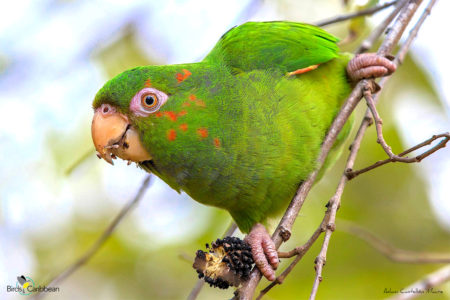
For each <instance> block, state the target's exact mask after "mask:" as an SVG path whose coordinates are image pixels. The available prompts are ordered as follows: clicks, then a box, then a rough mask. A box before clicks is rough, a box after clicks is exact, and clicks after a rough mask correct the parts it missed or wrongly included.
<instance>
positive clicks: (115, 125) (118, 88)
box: [91, 66, 190, 164]
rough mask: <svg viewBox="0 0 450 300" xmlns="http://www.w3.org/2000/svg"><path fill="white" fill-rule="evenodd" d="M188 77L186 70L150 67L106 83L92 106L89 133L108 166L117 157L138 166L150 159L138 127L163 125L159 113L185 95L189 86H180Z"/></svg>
mask: <svg viewBox="0 0 450 300" xmlns="http://www.w3.org/2000/svg"><path fill="white" fill-rule="evenodd" d="M189 75H190V72H189V71H188V70H185V69H180V68H178V71H177V69H176V68H174V67H171V66H149V67H138V68H134V69H131V70H128V71H125V72H123V73H121V74H119V75H117V76H116V77H114V78H113V79H111V80H110V81H108V82H107V83H106V84H105V85H104V86H103V87H102V88H101V89H100V90H99V91H98V93H97V95H96V96H95V100H94V103H93V108H94V118H93V120H92V127H91V130H92V139H93V141H94V145H95V148H96V150H97V155H98V156H99V157H101V158H103V159H105V160H106V161H107V162H109V163H111V164H112V159H113V158H115V157H116V156H117V157H120V158H122V159H124V160H128V161H133V162H137V163H139V162H143V161H146V160H150V159H152V157H151V155H150V153H149V151H148V150H147V149H148V148H146V147H144V145H143V139H142V136H141V135H140V134H139V132H141V131H140V130H139V127H141V129H142V126H144V127H146V128H151V127H157V126H158V124H159V123H164V122H163V120H161V119H164V118H161V116H162V113H161V112H160V110H161V109H162V108H163V107H166V108H167V106H174V105H177V103H178V102H179V101H181V100H177V95H180V94H184V93H183V90H185V89H186V88H189V84H187V85H186V84H184V85H180V83H181V82H182V81H184V80H185V79H187V78H188V77H189ZM172 95H173V97H172ZM169 98H170V101H169ZM168 102H171V104H170V105H169V103H168ZM159 127H164V126H159ZM150 131H151V130H150Z"/></svg>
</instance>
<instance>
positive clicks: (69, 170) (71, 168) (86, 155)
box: [64, 149, 95, 176]
mask: <svg viewBox="0 0 450 300" xmlns="http://www.w3.org/2000/svg"><path fill="white" fill-rule="evenodd" d="M94 153H95V149H89V150H87V151H86V152H85V153H84V154H83V155H82V156H80V157H79V158H78V159H77V160H76V161H75V162H73V163H72V164H71V165H70V166H69V167H68V168H67V169H66V170H65V171H64V174H65V175H66V176H69V175H70V174H72V172H73V171H74V170H75V169H76V168H78V166H80V165H81V164H82V163H83V162H84V161H85V160H86V159H88V158H89V157H91V156H94Z"/></svg>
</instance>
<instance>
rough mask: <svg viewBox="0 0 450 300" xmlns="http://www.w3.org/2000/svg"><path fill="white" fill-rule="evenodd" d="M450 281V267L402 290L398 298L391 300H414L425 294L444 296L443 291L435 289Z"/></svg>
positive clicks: (441, 269)
mask: <svg viewBox="0 0 450 300" xmlns="http://www.w3.org/2000/svg"><path fill="white" fill-rule="evenodd" d="M449 280H450V265H447V266H445V267H443V268H440V269H438V270H437V271H435V272H433V273H431V274H428V275H427V276H426V277H425V278H424V279H422V280H419V281H417V282H415V283H413V284H411V285H410V286H408V287H406V288H403V289H401V292H399V293H398V294H397V295H396V296H394V297H392V298H389V299H390V300H407V299H413V298H416V297H417V296H421V295H423V294H431V295H439V294H443V293H444V291H442V290H434V289H433V288H434V287H436V286H439V285H441V284H443V283H444V282H447V281H449Z"/></svg>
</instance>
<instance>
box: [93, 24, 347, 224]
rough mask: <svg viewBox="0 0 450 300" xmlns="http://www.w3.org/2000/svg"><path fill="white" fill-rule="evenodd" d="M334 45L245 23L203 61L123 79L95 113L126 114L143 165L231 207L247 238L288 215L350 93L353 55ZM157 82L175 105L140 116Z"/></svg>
mask: <svg viewBox="0 0 450 300" xmlns="http://www.w3.org/2000/svg"><path fill="white" fill-rule="evenodd" d="M336 42H337V39H336V38H334V37H333V36H331V35H329V34H328V33H326V32H325V31H323V30H321V29H319V28H317V27H314V26H311V25H305V24H299V23H291V22H261V23H246V24H244V25H241V26H239V27H236V28H233V29H231V30H230V31H228V32H227V33H226V34H225V35H224V36H223V37H222V38H221V40H220V41H219V42H218V43H217V45H216V46H215V48H214V49H213V50H212V51H211V53H210V54H209V55H208V56H207V57H206V58H205V59H204V60H203V61H202V62H199V63H193V64H183V65H170V66H147V67H140V68H135V69H132V70H129V71H126V72H124V73H122V74H120V75H118V76H117V77H115V78H113V79H112V80H111V81H109V82H108V83H107V84H106V85H105V86H104V87H103V88H102V89H101V90H100V91H99V93H98V94H97V96H96V99H95V101H94V107H98V106H100V105H101V104H103V103H109V104H112V105H115V106H116V107H118V109H119V110H120V111H121V112H122V113H125V114H127V115H128V117H129V119H130V120H131V121H132V123H133V126H134V127H136V128H137V129H138V130H139V132H140V134H141V139H142V141H143V144H144V145H145V148H146V149H147V151H148V152H149V153H150V155H151V156H152V161H146V162H143V163H141V166H142V167H143V168H144V169H147V170H149V171H152V172H154V173H155V174H156V175H158V176H159V177H161V178H162V179H163V180H164V181H166V182H167V183H168V184H169V185H170V186H171V187H173V188H174V189H176V190H178V191H180V190H183V191H185V192H186V193H187V194H189V195H190V196H191V197H192V198H193V199H195V200H197V201H199V202H201V203H204V204H207V205H213V206H217V207H221V208H224V209H226V210H228V211H229V212H230V213H231V215H232V217H233V218H234V220H235V221H236V223H237V224H238V226H239V228H240V229H241V230H242V231H244V232H248V231H249V230H250V229H251V227H252V226H253V225H254V224H255V223H257V222H265V221H266V219H267V218H268V217H270V216H273V215H276V214H278V213H279V212H280V211H281V210H283V209H284V208H285V207H286V206H287V204H288V203H289V201H290V200H291V199H292V197H293V196H294V194H295V191H296V189H297V188H298V185H299V184H300V183H301V181H303V180H304V179H306V178H307V176H308V175H309V174H310V173H311V172H312V171H313V170H314V168H315V166H316V158H317V155H318V153H319V149H320V145H321V142H322V140H323V138H324V136H325V134H326V132H327V130H328V128H329V126H330V124H331V122H332V120H333V118H334V116H335V115H336V113H337V112H338V110H339V108H340V106H341V104H342V102H343V101H344V100H345V98H346V96H347V95H348V94H349V92H350V88H351V86H350V83H349V81H348V78H347V74H346V65H347V63H348V61H349V59H350V56H348V55H347V54H339V53H338V48H337V46H336ZM317 64H319V67H318V68H317V69H316V70H313V71H309V72H306V73H304V74H300V75H293V76H288V75H287V73H288V72H293V71H295V70H297V69H303V68H306V67H309V66H312V65H317ZM149 82H151V86H152V87H154V88H156V89H158V90H161V91H163V92H164V93H166V94H168V95H169V99H168V101H167V103H166V104H165V105H164V106H162V107H161V109H160V110H159V111H158V112H157V113H155V114H151V115H150V116H148V117H138V116H135V115H133V114H132V113H131V112H130V111H129V104H130V100H131V98H132V97H133V96H134V95H135V94H136V93H137V92H138V91H139V90H140V89H142V88H144V87H145V86H146V84H147V85H148V84H149ZM347 127H348V126H347ZM344 137H345V135H342V136H341V139H343V138H344Z"/></svg>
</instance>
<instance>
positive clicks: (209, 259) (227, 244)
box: [193, 236, 253, 289]
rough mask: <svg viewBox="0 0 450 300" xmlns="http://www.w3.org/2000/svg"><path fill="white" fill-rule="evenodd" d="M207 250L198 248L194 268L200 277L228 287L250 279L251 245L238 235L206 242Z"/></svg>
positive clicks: (210, 282) (212, 283)
mask: <svg viewBox="0 0 450 300" xmlns="http://www.w3.org/2000/svg"><path fill="white" fill-rule="evenodd" d="M206 248H207V249H208V248H209V250H207V252H204V251H202V250H198V251H197V253H196V257H195V261H194V265H193V267H194V269H196V270H197V273H198V277H199V278H204V280H205V281H206V282H207V283H209V285H210V286H214V287H218V288H220V289H227V288H228V287H229V286H236V287H237V286H239V285H240V284H241V283H242V282H244V281H246V280H247V279H248V276H249V275H250V271H251V269H252V267H253V257H252V252H251V248H250V246H249V245H248V244H247V243H246V242H245V241H243V240H241V239H239V238H237V237H230V236H227V237H225V238H224V239H217V240H216V241H215V242H213V243H212V244H211V248H210V247H209V245H208V244H206Z"/></svg>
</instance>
